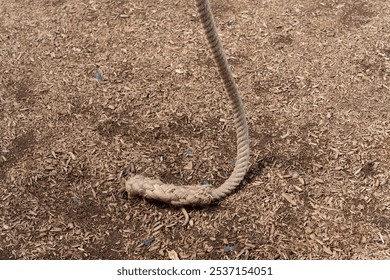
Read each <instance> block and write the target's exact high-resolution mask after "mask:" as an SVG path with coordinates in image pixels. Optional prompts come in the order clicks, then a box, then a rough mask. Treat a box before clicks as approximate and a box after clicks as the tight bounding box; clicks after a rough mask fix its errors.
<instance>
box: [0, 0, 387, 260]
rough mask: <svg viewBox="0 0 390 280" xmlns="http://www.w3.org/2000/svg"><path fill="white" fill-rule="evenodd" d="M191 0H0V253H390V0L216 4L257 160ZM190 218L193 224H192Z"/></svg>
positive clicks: (377, 255)
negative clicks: (141, 185)
mask: <svg viewBox="0 0 390 280" xmlns="http://www.w3.org/2000/svg"><path fill="white" fill-rule="evenodd" d="M192 2H193V1H161V0H160V1H155V0H153V1H151V0H129V1H110V0H102V1H84V0H82V1H79V0H36V1H26V0H18V1H0V69H1V71H0V153H1V154H0V259H177V258H178V259H389V258H390V245H389V243H390V182H389V176H390V113H389V108H390V82H389V79H390V2H389V1H383V0H373V1H364V0H358V1H355V0H324V1H314V0H300V1H290V0H281V1H250V0H240V1H233V0H223V1H222V0H213V1H212V8H213V9H214V12H215V17H216V21H217V24H218V27H219V30H220V32H221V36H222V40H223V43H224V46H225V48H226V53H227V55H228V57H229V62H230V64H231V65H232V68H233V72H234V74H235V77H236V79H237V82H238V84H239V89H240V92H241V95H242V98H243V101H244V103H245V108H246V110H247V116H248V122H249V126H250V137H251V150H252V154H251V168H250V170H249V172H248V174H247V176H246V178H245V181H244V182H243V184H242V186H241V187H240V188H239V189H238V190H237V192H236V193H234V194H233V195H231V196H229V197H228V198H227V199H225V200H223V201H221V202H219V203H218V204H216V205H212V206H210V207H205V208H190V207H189V208H187V209H186V211H187V213H188V217H189V220H188V221H185V219H186V216H185V215H184V214H183V212H182V210H181V209H180V208H174V207H171V206H168V205H165V204H162V203H156V202H150V201H145V200H143V199H140V198H128V199H125V198H123V197H122V196H121V195H120V194H119V193H118V189H119V188H120V187H121V186H122V183H123V178H124V177H126V176H128V173H129V172H130V169H133V171H134V166H131V164H132V163H133V164H134V165H135V169H136V171H137V172H138V173H141V174H144V175H147V176H151V177H157V178H160V179H161V180H163V181H165V182H167V183H175V184H188V183H199V182H206V181H207V182H208V183H211V184H213V185H214V186H215V185H219V184H221V182H223V181H224V180H225V179H226V178H227V177H228V176H229V174H230V172H231V171H232V168H233V165H234V158H235V134H234V130H233V127H232V122H231V121H232V116H231V111H230V109H229V107H228V106H229V104H228V102H227V100H226V96H225V92H224V90H223V88H222V84H221V81H220V78H219V77H218V75H217V72H216V68H215V67H214V64H213V61H212V59H211V56H210V54H209V50H208V49H207V46H206V42H205V39H204V35H203V33H202V30H201V26H200V23H199V21H198V18H197V14H196V10H195V8H194V3H192ZM184 222H185V226H183V223H184Z"/></svg>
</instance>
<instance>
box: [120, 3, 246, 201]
mask: <svg viewBox="0 0 390 280" xmlns="http://www.w3.org/2000/svg"><path fill="white" fill-rule="evenodd" d="M196 6H197V10H198V14H199V18H200V20H201V22H202V26H203V30H204V33H205V35H206V38H207V42H208V44H209V47H210V50H211V52H212V55H213V58H214V60H215V63H216V64H217V67H218V72H219V74H220V76H221V78H222V81H223V84H224V86H225V89H226V91H227V94H228V97H229V100H230V103H231V105H232V107H233V114H234V124H235V128H236V134H237V160H236V165H235V167H234V170H233V172H232V174H231V175H230V177H229V178H228V179H227V180H226V181H225V182H224V183H223V184H222V185H221V186H220V187H218V188H212V187H211V186H210V185H190V186H175V185H172V184H164V183H163V182H161V181H160V180H158V179H150V178H147V177H144V176H142V175H135V176H133V177H130V178H129V179H128V180H127V181H126V183H125V187H124V188H122V189H121V191H122V192H127V193H128V195H130V196H132V195H139V196H143V197H145V198H148V199H154V200H160V201H164V202H166V203H169V204H172V205H177V206H183V205H206V204H210V203H212V202H214V201H217V200H220V199H222V198H224V197H226V196H228V195H229V194H231V193H232V192H233V191H234V190H235V188H236V187H237V186H238V185H239V184H240V182H241V181H242V179H243V178H244V176H245V173H246V171H247V169H248V165H249V137H248V127H247V123H246V119H245V111H244V107H243V105H242V102H241V98H240V96H239V94H238V90H237V85H236V83H235V81H234V78H233V74H232V72H231V70H230V67H229V64H228V62H227V59H226V56H225V53H224V50H223V47H222V43H221V40H220V38H219V36H218V32H217V28H216V25H215V21H214V16H213V14H212V11H211V8H210V3H209V0H196Z"/></svg>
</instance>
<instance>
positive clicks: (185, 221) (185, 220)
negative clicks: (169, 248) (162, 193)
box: [181, 207, 190, 227]
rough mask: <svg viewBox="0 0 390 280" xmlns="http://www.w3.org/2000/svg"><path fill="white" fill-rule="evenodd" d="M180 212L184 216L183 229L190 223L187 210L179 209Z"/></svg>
mask: <svg viewBox="0 0 390 280" xmlns="http://www.w3.org/2000/svg"><path fill="white" fill-rule="evenodd" d="M181 212H183V215H184V222H183V227H185V226H186V225H187V224H188V222H189V221H190V216H189V215H188V213H187V210H186V209H185V208H184V207H182V208H181Z"/></svg>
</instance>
